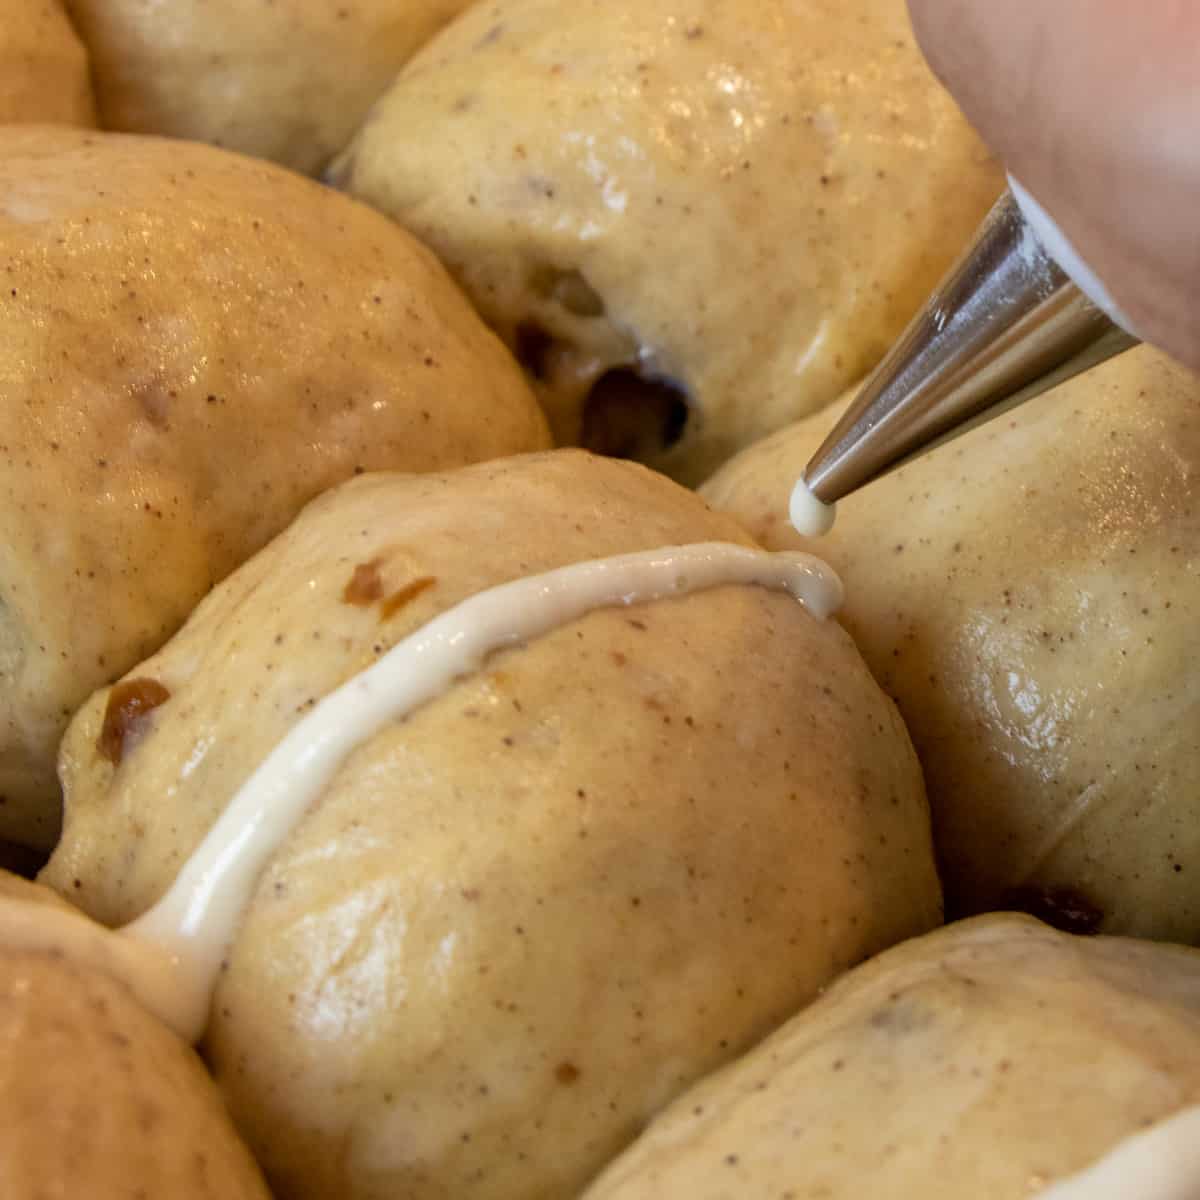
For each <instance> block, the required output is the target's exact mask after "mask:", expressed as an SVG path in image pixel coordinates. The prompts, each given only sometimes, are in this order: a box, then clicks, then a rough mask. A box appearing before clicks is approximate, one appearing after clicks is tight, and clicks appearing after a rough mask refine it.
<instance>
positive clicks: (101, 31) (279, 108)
mask: <svg viewBox="0 0 1200 1200" xmlns="http://www.w3.org/2000/svg"><path fill="white" fill-rule="evenodd" d="M467 2H468V0H401V2H399V3H397V0H338V3H336V4H335V3H333V2H332V0H287V2H286V3H278V4H276V3H247V0H171V2H170V3H164V4H147V3H146V2H145V0H68V3H69V5H70V8H71V12H72V15H73V16H74V18H75V21H76V22H77V24H78V26H79V29H80V30H81V32H82V33H83V36H84V38H85V40H86V41H87V43H88V47H89V49H90V50H91V56H92V69H93V74H94V75H95V79H96V93H97V98H98V100H99V104H100V111H101V114H102V116H103V123H104V126H105V128H107V129H121V130H125V131H128V132H130V133H153V134H165V135H168V136H171V137H181V138H192V139H195V140H197V141H202V142H211V143H213V144H214V145H217V146H224V147H225V148H226V149H229V150H239V151H241V152H242V153H245V154H253V155H255V156H256V157H260V158H268V159H272V160H273V161H275V162H279V163H283V164H284V165H285V166H289V167H292V168H294V169H295V170H298V171H303V172H306V173H310V174H311V173H313V172H316V171H319V170H320V169H321V167H323V166H324V165H325V163H326V161H327V160H328V159H329V158H330V157H331V156H332V155H333V154H334V153H336V152H337V151H338V150H340V149H341V148H342V147H343V146H344V145H345V144H346V142H347V141H349V139H350V136H351V134H352V133H353V132H354V130H355V129H356V128H357V127H358V124H359V122H360V121H361V120H362V118H363V117H364V116H365V115H366V112H367V109H368V107H369V106H370V104H371V102H372V101H373V100H375V98H376V97H377V96H378V95H379V94H380V93H381V92H383V90H384V89H385V88H386V87H387V86H388V84H389V83H391V81H392V79H393V78H394V77H395V75H396V72H397V71H398V70H399V69H400V67H401V65H402V64H403V63H404V61H405V60H406V59H407V58H408V57H409V56H410V55H411V54H412V53H413V52H414V51H415V50H416V49H418V48H419V47H420V46H421V45H422V44H423V43H424V42H425V41H426V40H427V39H428V38H429V37H430V36H431V35H432V34H433V33H434V31H435V30H437V29H438V28H440V27H441V26H442V25H444V24H445V23H446V22H447V21H448V20H450V18H451V17H453V16H454V15H455V13H457V12H459V11H460V10H461V9H462V8H464V7H465V6H466V4H467Z"/></svg>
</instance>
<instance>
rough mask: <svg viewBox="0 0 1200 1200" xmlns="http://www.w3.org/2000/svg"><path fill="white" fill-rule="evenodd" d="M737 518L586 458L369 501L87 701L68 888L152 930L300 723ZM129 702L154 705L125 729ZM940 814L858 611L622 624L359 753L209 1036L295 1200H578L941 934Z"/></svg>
mask: <svg viewBox="0 0 1200 1200" xmlns="http://www.w3.org/2000/svg"><path fill="white" fill-rule="evenodd" d="M714 539H715V540H719V541H729V542H734V543H738V544H741V545H749V542H748V539H746V538H745V536H744V535H743V534H741V533H740V532H739V530H738V529H737V527H736V525H735V524H734V523H733V522H732V521H730V520H729V519H728V518H725V517H720V516H716V515H714V514H713V513H711V512H710V511H709V510H708V509H707V508H706V507H705V506H704V504H703V503H701V501H699V500H698V499H697V498H696V497H695V496H694V495H693V494H692V493H689V492H686V491H684V490H682V489H681V488H679V487H677V486H676V485H674V484H672V483H670V482H669V481H668V480H665V479H664V478H662V477H661V476H656V475H654V474H652V473H651V472H649V471H647V470H645V469H644V468H642V467H639V466H635V465H632V464H628V463H620V462H616V461H614V460H611V459H601V458H595V457H591V456H588V455H585V454H583V453H581V452H578V451H559V452H555V453H551V454H548V455H537V456H525V457H518V458H510V459H506V460H504V461H502V462H497V463H489V464H484V465H481V466H477V467H471V468H467V469H465V470H461V471H458V472H454V473H450V474H443V475H427V476H399V475H373V476H366V477H364V478H362V479H359V480H355V481H353V482H351V483H349V484H346V485H344V486H343V487H341V488H340V489H337V490H335V491H333V492H331V493H330V494H328V495H326V496H324V497H322V498H321V499H320V500H318V501H316V502H314V503H313V504H312V505H311V506H310V507H309V508H308V509H306V510H305V512H304V513H303V515H302V516H301V517H300V518H299V519H298V520H297V521H296V522H295V523H294V524H293V525H292V526H291V528H290V529H289V530H288V531H287V532H286V533H284V534H283V535H281V536H280V537H279V538H278V539H277V540H276V541H274V542H273V543H272V544H271V545H270V546H269V547H268V548H267V549H266V550H264V551H263V552H261V553H260V554H259V555H257V556H256V557H255V558H254V559H252V560H251V561H250V562H249V563H247V564H246V565H245V566H244V567H243V568H242V569H241V570H239V571H238V572H236V573H235V574H234V575H232V576H231V577H230V578H229V579H228V580H227V581H226V582H225V583H223V584H221V585H220V586H219V587H218V588H216V589H215V591H214V592H213V593H212V594H211V595H210V596H209V597H208V598H207V599H206V600H205V601H204V602H203V603H202V604H201V605H200V607H199V608H198V609H197V611H196V612H195V614H194V615H193V616H192V618H191V620H190V621H189V622H188V624H187V625H186V626H185V627H184V628H183V630H182V631H181V632H180V633H179V634H178V635H176V637H175V638H173V639H172V640H171V641H170V642H169V643H168V644H167V645H166V646H165V647H164V648H163V650H162V651H161V652H160V653H159V654H157V655H155V656H154V657H152V658H150V659H149V660H148V661H146V662H144V663H142V664H141V665H139V666H138V667H137V668H136V669H135V670H134V671H132V672H131V673H130V676H129V677H128V679H127V680H126V681H124V682H123V683H122V684H120V685H118V686H117V688H115V689H111V690H108V691H102V692H100V693H98V694H97V695H96V696H94V697H93V698H92V699H91V700H90V701H89V702H88V703H87V704H86V705H85V706H84V708H83V709H82V710H81V711H80V713H79V715H78V716H77V717H76V719H75V721H74V722H73V723H72V726H71V729H70V731H69V733H68V735H67V737H66V739H65V741H64V744H63V753H62V759H61V769H62V774H63V781H64V785H65V788H66V814H67V815H66V825H65V831H64V836H63V841H62V843H61V845H60V846H59V848H58V850H57V851H56V853H55V855H54V857H53V859H52V860H51V863H50V866H49V868H48V870H47V872H46V873H45V875H44V878H45V879H46V880H47V881H48V882H50V883H51V884H52V885H53V886H55V887H56V888H59V889H61V890H62V891H63V892H65V893H67V894H69V895H70V896H71V897H72V898H75V899H78V901H79V902H80V903H81V904H82V905H83V906H84V907H85V908H86V909H87V910H88V911H89V912H91V913H92V914H94V915H96V916H98V917H99V918H100V919H102V920H103V921H105V922H106V923H115V922H123V921H127V920H129V919H130V918H132V917H134V916H136V915H138V914H139V913H141V912H142V911H143V910H144V909H146V908H147V907H148V906H149V905H150V904H151V903H152V902H154V901H155V900H157V899H158V898H159V897H160V896H161V895H162V893H163V892H164V890H165V889H166V888H167V886H168V885H169V884H170V883H171V881H172V879H173V877H174V876H175V875H176V873H177V872H178V871H179V870H180V867H181V865H182V864H183V862H184V859H185V858H186V857H187V856H188V855H189V854H191V853H192V851H193V850H194V849H195V847H196V846H197V844H198V842H199V841H200V839H201V837H202V836H203V835H204V834H205V833H206V831H207V830H208V829H209V828H210V827H211V826H212V825H213V823H214V821H215V820H216V818H217V817H218V815H219V814H220V813H221V812H222V811H223V809H224V808H225V806H226V805H227V804H228V802H229V800H230V797H231V796H232V795H233V793H234V792H235V791H236V790H237V789H238V788H239V786H240V785H241V784H242V783H243V782H244V781H245V780H246V779H247V778H248V777H249V775H250V774H251V772H253V771H254V770H255V768H256V767H257V766H258V765H259V763H260V762H262V760H263V759H264V758H265V757H266V756H267V754H268V752H269V751H270V750H271V749H272V748H273V747H274V746H275V745H276V744H277V743H279V742H280V740H281V739H282V738H283V736H284V735H285V734H286V733H287V731H288V730H289V729H291V728H293V727H294V726H295V725H296V723H297V721H299V720H300V719H301V717H302V716H303V715H304V714H306V713H308V712H310V711H311V710H312V709H313V706H314V705H315V704H317V703H318V702H319V701H320V699H321V698H322V697H324V696H326V695H328V694H329V693H330V692H331V691H332V690H333V689H335V688H337V687H338V686H339V685H341V684H343V683H345V682H346V681H347V680H348V679H350V678H351V677H353V676H354V675H355V674H356V673H357V672H359V671H361V670H363V669H364V668H366V667H368V666H369V665H371V664H373V663H375V662H377V661H378V660H379V658H380V657H381V656H382V655H383V654H385V653H386V652H387V650H388V648H389V647H392V646H394V645H396V643H397V642H399V641H400V640H401V639H403V638H405V637H406V636H407V635H408V634H411V633H413V632H415V631H416V630H418V629H420V628H423V627H424V625H425V624H426V623H427V622H429V621H430V620H431V619H432V618H433V617H434V616H435V615H436V614H439V613H442V612H445V611H446V610H448V609H449V608H451V606H454V605H456V604H458V603H459V602H460V601H463V600H465V599H466V598H467V597H470V596H474V595H476V594H477V593H480V592H482V591H484V590H485V589H490V588H492V587H493V586H494V585H498V584H500V583H503V582H505V581H509V580H514V579H520V578H523V577H526V576H529V575H531V574H538V573H540V572H544V571H547V570H550V569H552V568H556V567H560V566H564V565H566V564H570V563H576V562H580V561H582V560H587V559H592V558H594V557H597V556H608V555H613V554H618V553H625V552H629V551H635V550H643V549H651V548H657V547H661V546H672V545H676V544H679V543H693V542H704V541H712V540H714ZM364 686H365V685H364ZM372 686H373V685H372ZM131 689H133V690H138V689H140V690H141V691H143V692H146V693H147V694H150V693H153V695H155V696H157V697H158V702H157V704H156V706H154V707H153V708H152V709H148V710H146V711H143V712H142V713H141V714H140V715H139V716H138V717H137V719H136V720H134V721H123V720H121V713H122V705H123V699H122V697H123V696H124V695H127V694H129V692H130V690H131ZM114 735H115V736H116V740H117V743H118V745H119V747H120V749H119V752H118V753H117V754H115V755H113V754H107V755H106V754H105V753H103V752H102V750H103V748H104V747H105V746H106V745H111V741H112V739H113V737H114ZM314 736H316V735H314ZM313 744H316V743H313ZM114 758H115V759H116V760H117V761H116V762H115V763H114V761H113V759H114ZM927 820H928V818H927V812H926V808H925V802H924V796H923V791H922V785H921V778H920V773H919V771H918V769H917V765H916V760H915V758H914V756H913V754H912V751H911V748H910V746H909V744H908V739H907V736H906V734H905V732H904V728H903V726H902V725H901V723H900V721H899V718H898V717H897V716H896V714H895V711H894V710H893V708H892V706H891V705H890V704H889V702H888V701H887V700H886V699H885V698H884V696H883V694H882V693H881V692H880V691H879V689H878V688H877V686H876V685H875V683H874V682H873V681H872V679H871V678H870V676H869V674H868V673H867V670H866V668H865V667H864V665H863V664H862V662H861V660H860V659H859V657H858V654H857V652H856V651H855V649H854V647H853V645H852V644H851V642H850V639H849V638H848V637H847V636H846V635H845V633H843V631H842V630H841V628H840V627H839V626H838V625H837V624H836V622H834V621H832V620H824V621H823V620H819V619H817V618H816V617H814V616H813V615H811V614H810V613H809V612H808V611H807V610H806V609H805V608H804V607H802V606H801V605H800V604H798V603H797V602H796V601H795V600H793V599H792V598H791V597H789V596H787V595H784V594H782V593H779V592H775V591H771V590H768V589H766V588H764V587H757V586H748V585H729V586H717V587H713V588H711V589H709V590H706V591H697V592H694V593H692V594H690V595H687V596H685V597H681V598H675V599H669V600H659V601H655V602H653V603H646V604H639V605H636V606H634V607H618V608H609V609H598V610H595V611H592V612H590V613H589V614H588V615H585V616H583V617H581V618H579V619H575V620H567V621H565V623H562V624H561V625H559V626H558V627H557V628H554V629H553V630H552V631H551V632H548V633H546V634H545V635H544V636H538V637H536V638H534V639H533V640H530V641H527V642H522V643H518V644H516V645H512V646H511V648H510V649H507V650H504V651H502V652H499V653H496V654H494V655H493V656H491V657H490V658H489V659H488V660H487V661H486V663H485V665H484V666H483V667H482V669H480V670H478V671H475V672H473V673H470V674H467V675H466V676H465V677H461V678H460V679H459V680H458V681H457V682H456V683H453V684H452V685H450V686H449V687H448V689H447V690H446V691H444V692H443V693H442V694H440V695H439V696H438V697H437V698H436V699H433V700H431V701H430V702H429V703H427V704H426V705H425V706H424V707H422V708H419V709H418V710H416V711H415V712H413V713H411V715H408V716H406V717H405V718H404V719H402V720H392V721H389V722H388V723H387V724H386V725H385V726H384V727H383V728H382V729H381V730H380V732H378V733H376V734H374V735H372V736H370V737H369V738H368V739H367V740H366V741H365V742H363V743H362V744H361V745H359V746H358V748H357V749H356V750H354V751H353V753H352V754H351V755H350V756H349V757H348V758H347V759H345V760H344V761H342V762H341V765H340V766H338V767H337V768H336V770H335V772H334V774H333V775H332V776H331V777H330V778H329V781H328V783H327V785H326V786H325V787H324V789H323V791H322V792H321V794H320V797H319V799H318V800H317V801H316V802H315V803H313V804H312V805H311V806H310V807H309V808H308V810H307V812H306V814H305V815H304V817H303V819H302V820H301V821H300V822H299V824H298V825H296V826H295V827H294V829H293V830H292V832H291V833H290V835H289V836H288V837H287V838H286V840H285V841H284V842H283V844H282V846H281V848H280V849H279V850H278V852H277V853H275V855H274V857H273V858H272V860H271V861H270V863H269V866H268V867H267V868H266V870H265V871H264V873H263V874H262V875H261V877H260V878H259V881H258V883H257V886H256V888H255V890H254V892H253V895H252V898H251V900H250V902H249V904H248V907H247V908H246V909H245V911H244V914H243V916H242V919H241V923H240V926H239V929H238V932H237V934H236V939H235V942H234V944H233V946H232V948H231V950H230V951H229V952H228V954H227V955H226V963H227V965H226V968H225V969H223V971H222V972H221V975H220V979H219V983H218V984H217V988H216V993H215V996H214V999H213V1004H212V1021H211V1025H210V1027H209V1030H208V1035H207V1039H206V1042H205V1047H206V1055H207V1058H208V1060H209V1062H210V1063H211V1064H212V1067H213V1069H214V1071H215V1074H216V1077H217V1080H218V1082H219V1084H220V1086H221V1088H222V1090H223V1092H224V1093H225V1095H226V1097H227V1099H228V1101H229V1103H230V1105H231V1107H232V1110H233V1112H234V1113H235V1115H236V1118H237V1121H238V1124H239V1126H240V1128H241V1129H242V1131H243V1132H244V1134H245V1136H246V1137H247V1138H248V1140H249V1142H250V1144H251V1146H252V1147H253V1149H254V1150H255V1152H256V1154H257V1155H258V1157H259V1159H260V1161H261V1162H262V1163H263V1164H264V1166H265V1168H266V1171H267V1174H268V1177H269V1179H270V1181H271V1184H272V1186H273V1188H274V1189H275V1190H276V1193H277V1195H278V1196H279V1197H281V1198H300V1197H304V1198H314V1200H315V1198H318V1197H320V1198H329V1200H333V1198H338V1200H354V1198H362V1197H377V1196H394V1195H404V1196H407V1197H411V1198H413V1200H419V1198H425V1197H429V1198H433V1197H443V1196H451V1195H454V1196H457V1195H467V1194H470V1195H471V1196H473V1197H475V1198H476V1200H491V1198H499V1197H504V1198H506V1200H518V1198H526V1197H527V1198H531V1200H532V1198H533V1197H571V1196H574V1195H576V1194H577V1192H578V1189H579V1187H580V1186H582V1185H583V1183H584V1182H585V1181H586V1180H587V1179H588V1177H589V1176H590V1175H592V1174H593V1173H594V1172H595V1171H596V1170H598V1169H599V1168H600V1167H601V1166H602V1165H603V1164H604V1163H605V1162H606V1161H607V1160H608V1159H609V1158H611V1156H612V1155H613V1154H614V1153H615V1152H616V1151H617V1150H619V1149H620V1148H621V1146H622V1145H623V1144H624V1143H626V1142H628V1141H629V1140H630V1139H631V1138H632V1137H633V1136H634V1134H635V1133H636V1132H637V1131H638V1129H639V1128H640V1127H641V1126H642V1125H643V1124H644V1123H645V1122H646V1121H647V1120H648V1119H649V1118H650V1116H651V1115H652V1114H653V1113H654V1112H655V1111H656V1110H657V1108H658V1107H659V1106H660V1105H662V1104H663V1103H664V1102H666V1101H667V1100H668V1099H669V1098H670V1097H671V1096H672V1095H673V1094H675V1093H676V1092H678V1091H679V1090H680V1089H681V1088H683V1087H685V1086H686V1085H687V1084H689V1083H690V1082H692V1081H693V1080H694V1079H696V1078H697V1077H698V1076H699V1075H701V1074H702V1073H703V1072H705V1071H707V1070H709V1069H711V1068H712V1067H715V1066H717V1065H719V1064H720V1063H721V1062H723V1061H725V1060H727V1059H729V1058H730V1057H731V1056H733V1055H734V1054H736V1053H737V1052H738V1051H739V1049H741V1048H744V1047H745V1046H747V1045H748V1044H750V1043H751V1042H752V1041H754V1040H755V1039H757V1038H758V1037H760V1036H762V1035H763V1034H765V1033H766V1032H767V1031H768V1030H769V1029H771V1028H772V1027H773V1026H774V1025H776V1024H777V1023H778V1022H779V1021H781V1020H783V1019H784V1018H786V1017H787V1016H789V1015H790V1014H791V1013H792V1012H794V1011H795V1010H796V1009H797V1008H798V1007H799V1006H800V1005H802V1004H804V1003H805V1002H807V1001H808V1000H810V999H811V998H812V997H813V996H814V995H815V994H816V993H817V991H818V990H819V989H820V988H821V987H823V986H824V985H825V984H826V983H827V982H828V981H829V980H830V979H831V978H833V977H834V976H835V975H836V974H837V973H838V972H840V971H841V970H844V969H845V968H847V967H849V966H851V965H852V964H854V963H857V962H858V961H860V960H861V959H863V958H864V957H866V956H867V955H869V954H871V953H873V952H875V951H877V950H880V949H882V948H883V947H885V946H888V945H890V944H892V943H894V942H896V941H897V940H899V939H901V938H904V937H906V936H908V935H911V934H914V933H918V932H921V931H924V930H927V929H929V928H931V927H932V926H933V925H935V924H936V923H937V922H938V921H939V919H940V892H939V887H938V882H937V878H936V874H935V871H934V865H933V857H932V850H931V844H930V838H929V830H928V825H927Z"/></svg>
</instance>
